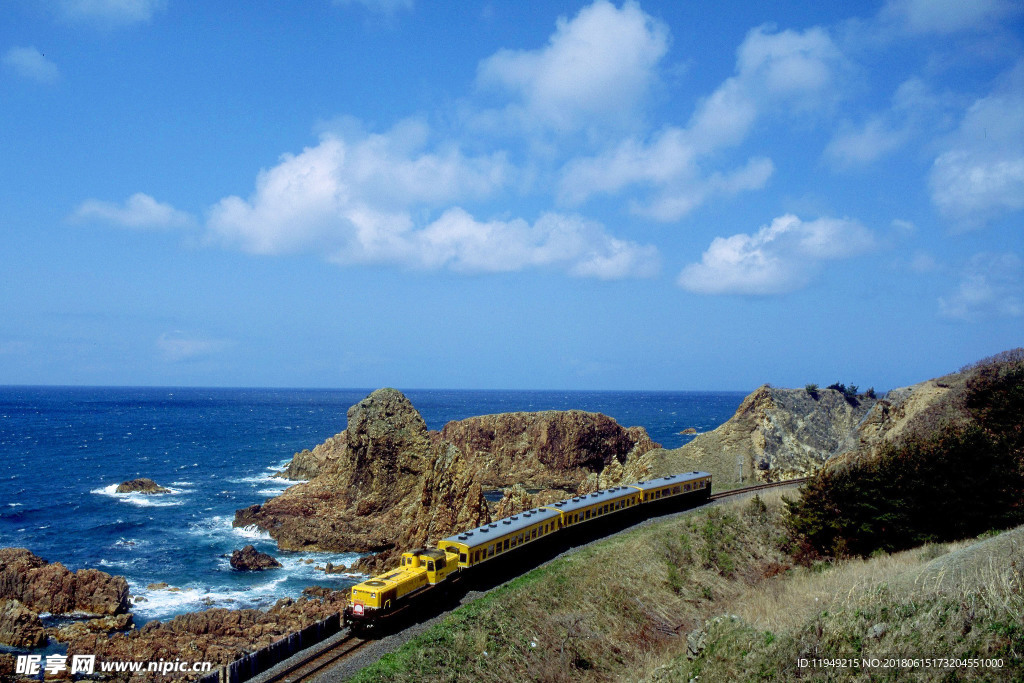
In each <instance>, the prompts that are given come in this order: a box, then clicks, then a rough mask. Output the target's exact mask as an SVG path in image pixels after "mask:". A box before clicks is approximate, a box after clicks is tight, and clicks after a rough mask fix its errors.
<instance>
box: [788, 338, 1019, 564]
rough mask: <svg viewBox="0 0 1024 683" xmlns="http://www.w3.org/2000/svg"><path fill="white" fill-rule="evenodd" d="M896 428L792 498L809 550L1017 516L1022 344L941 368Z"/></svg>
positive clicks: (853, 546) (876, 545) (1010, 522)
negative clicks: (931, 393)
mask: <svg viewBox="0 0 1024 683" xmlns="http://www.w3.org/2000/svg"><path fill="white" fill-rule="evenodd" d="M942 383H943V384H945V385H946V387H947V388H948V391H947V392H946V393H945V394H944V395H943V397H942V399H941V400H940V401H938V402H937V403H936V404H935V405H933V406H932V408H931V409H930V410H928V411H924V412H921V413H919V414H918V415H916V416H915V418H914V419H913V420H912V421H911V423H910V424H909V425H907V427H906V428H905V429H904V430H903V433H902V435H901V437H900V438H898V439H896V440H892V441H885V442H883V443H881V444H880V445H879V446H878V447H877V448H875V449H873V450H871V449H867V448H865V449H862V452H859V453H857V452H855V453H851V454H850V455H849V456H848V457H845V458H842V459H839V460H837V461H836V462H834V463H831V464H829V465H828V466H826V468H825V469H823V470H822V471H821V472H820V473H819V474H818V475H817V476H816V477H814V478H813V479H812V480H811V481H810V482H808V484H807V485H806V486H805V488H804V490H803V492H802V493H803V495H802V497H801V499H800V500H799V501H794V502H792V503H791V504H790V505H789V509H790V525H791V527H792V529H793V530H794V532H796V534H797V535H798V536H799V537H800V539H801V542H802V544H803V546H804V552H806V553H809V554H810V555H812V556H813V555H815V554H824V555H836V556H843V555H847V554H852V555H862V556H863V555H868V554H870V553H872V552H874V551H876V550H884V551H886V552H892V551H894V550H901V549H905V548H910V547H913V546H916V545H920V544H922V543H927V542H936V541H949V540H955V539H960V538H967V537H970V536H974V535H977V534H979V533H981V532H983V531H986V530H988V529H992V528H999V529H1002V528H1007V527H1010V526H1015V525H1018V524H1021V523H1024V428H1022V425H1024V352H1017V353H1013V352H1010V353H1008V354H1003V355H1001V356H998V357H994V358H992V359H986V360H985V361H981V362H979V363H977V364H975V365H974V366H972V367H970V368H967V369H965V370H964V371H962V372H960V373H957V374H956V375H951V376H948V377H945V378H942Z"/></svg>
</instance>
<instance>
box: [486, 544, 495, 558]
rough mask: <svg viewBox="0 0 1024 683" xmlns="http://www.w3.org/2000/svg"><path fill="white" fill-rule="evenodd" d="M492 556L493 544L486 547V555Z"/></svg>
mask: <svg viewBox="0 0 1024 683" xmlns="http://www.w3.org/2000/svg"><path fill="white" fill-rule="evenodd" d="M493 556H494V546H493V545H492V546H491V547H489V548H488V549H487V557H493Z"/></svg>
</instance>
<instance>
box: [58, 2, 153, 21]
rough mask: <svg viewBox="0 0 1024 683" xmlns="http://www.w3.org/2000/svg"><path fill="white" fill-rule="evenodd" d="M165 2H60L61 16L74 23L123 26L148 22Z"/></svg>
mask: <svg viewBox="0 0 1024 683" xmlns="http://www.w3.org/2000/svg"><path fill="white" fill-rule="evenodd" d="M166 4H167V2H166V0H60V4H59V7H60V11H61V14H62V15H63V16H64V17H65V18H67V19H72V20H76V21H90V22H95V23H99V24H102V25H105V26H124V25H128V24H136V23H143V22H147V21H150V20H151V19H152V18H153V15H154V14H155V13H156V12H157V11H158V10H161V9H163V8H164V6H165V5H166Z"/></svg>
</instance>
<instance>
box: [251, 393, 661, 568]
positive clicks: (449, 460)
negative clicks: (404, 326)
mask: <svg viewBox="0 0 1024 683" xmlns="http://www.w3.org/2000/svg"><path fill="white" fill-rule="evenodd" d="M655 447H657V444H654V443H653V442H651V440H650V438H649V437H648V436H647V433H646V431H644V430H643V428H638V427H632V428H629V429H625V428H623V427H621V426H619V425H618V424H616V423H615V421H614V420H612V419H611V418H609V417H606V416H604V415H600V414H598V413H585V412H582V411H547V412H541V413H508V414H503V415H488V416H483V417H477V418H469V419H467V420H459V421H455V422H450V423H448V424H447V425H445V427H444V428H443V429H442V430H441V431H440V432H432V431H429V430H428V429H427V426H426V423H425V422H424V421H423V418H422V416H420V414H419V413H418V412H417V411H416V409H415V408H414V407H413V406H412V404H411V403H410V402H409V400H408V399H407V398H406V397H405V396H403V395H402V394H401V392H399V391H396V390H395V389H380V390H378V391H375V392H373V393H372V394H370V396H368V397H367V398H366V399H364V400H362V401H360V402H359V403H358V404H356V405H354V406H352V408H350V409H349V411H348V428H347V429H346V430H345V431H343V432H341V433H340V434H338V435H336V436H334V437H332V438H330V439H328V440H327V441H325V442H324V443H322V444H320V445H318V446H316V447H315V448H313V449H312V450H311V451H310V450H307V451H302V452H300V453H297V454H296V456H295V458H293V460H292V463H291V464H290V465H289V467H288V468H287V469H286V470H285V472H284V475H285V476H289V477H298V478H306V477H309V478H310V480H309V481H307V482H305V483H301V484H298V485H296V486H293V487H291V488H289V489H287V490H286V491H285V492H284V493H282V494H281V495H279V496H277V497H276V498H272V499H270V500H268V501H267V502H266V503H264V504H262V505H254V506H251V507H249V508H246V509H244V510H239V511H237V512H236V514H235V521H234V524H235V526H249V525H255V526H258V527H260V528H262V529H265V530H267V531H268V532H269V533H270V535H271V537H273V538H274V539H275V540H276V541H277V543H278V546H279V547H280V548H282V549H284V550H328V551H339V552H345V551H356V552H368V553H376V555H375V556H374V557H373V558H372V559H370V560H364V561H362V562H361V563H359V564H358V565H357V566H356V567H354V568H353V569H355V570H360V571H373V570H375V569H376V568H379V567H382V566H385V565H387V564H388V563H389V562H392V561H393V560H394V557H395V556H396V555H397V554H398V553H399V552H400V551H401V550H407V549H409V548H414V547H418V546H423V545H427V544H432V543H434V542H436V541H437V540H439V539H440V538H443V537H444V536H448V535H450V534H452V533H455V532H457V531H459V530H461V529H468V528H472V527H474V526H479V525H481V524H485V523H487V522H489V521H490V519H491V514H492V513H491V511H490V510H489V508H488V505H487V501H486V500H485V499H484V496H483V491H484V489H485V488H505V487H510V486H513V485H514V484H525V485H527V486H530V487H531V488H536V489H544V490H552V489H558V490H560V493H559V494H558V497H564V494H565V492H573V491H575V490H576V489H577V487H578V486H579V485H580V483H581V482H582V481H584V480H585V479H586V477H587V475H589V474H595V473H597V472H600V471H602V470H603V469H605V468H606V467H607V466H608V465H610V464H611V463H613V462H615V463H621V462H625V461H626V460H627V459H628V458H631V457H636V456H638V455H639V454H642V453H644V452H646V451H647V450H650V449H652V448H655ZM516 511H518V510H516Z"/></svg>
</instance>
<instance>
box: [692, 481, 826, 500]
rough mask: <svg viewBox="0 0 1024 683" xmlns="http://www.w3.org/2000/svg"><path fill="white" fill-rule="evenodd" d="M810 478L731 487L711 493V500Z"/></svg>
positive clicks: (800, 482) (798, 482)
mask: <svg viewBox="0 0 1024 683" xmlns="http://www.w3.org/2000/svg"><path fill="white" fill-rule="evenodd" d="M808 479H810V477H802V478H800V479H788V480H786V481H771V482H767V483H764V484H754V485H753V486H744V487H743V488H741V489H732V490H730V491H722V492H720V493H714V494H712V495H711V500H721V499H723V498H729V497H731V496H739V495H741V494H744V493H751V492H753V491H761V490H762V489H773V488H777V487H779V486H789V485H791V484H802V483H804V482H805V481H807V480H808Z"/></svg>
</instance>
